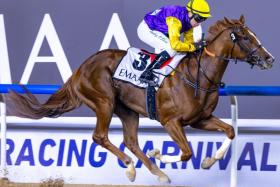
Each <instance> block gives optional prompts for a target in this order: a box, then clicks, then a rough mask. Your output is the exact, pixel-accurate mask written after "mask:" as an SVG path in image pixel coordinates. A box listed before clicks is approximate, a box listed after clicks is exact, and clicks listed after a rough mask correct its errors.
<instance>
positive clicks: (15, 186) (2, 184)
mask: <svg viewBox="0 0 280 187" xmlns="http://www.w3.org/2000/svg"><path fill="white" fill-rule="evenodd" d="M162 186H163V185H161V186H143V185H94V184H90V185H85V184H64V181H63V180H60V179H55V180H52V179H48V180H46V181H42V183H40V184H32V183H24V184H22V183H21V184H20V183H13V182H10V181H9V180H7V179H1V180H0V187H162ZM164 186H165V185H164ZM177 187H187V186H177Z"/></svg>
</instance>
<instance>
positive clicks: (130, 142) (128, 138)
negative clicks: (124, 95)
mask: <svg viewBox="0 0 280 187" xmlns="http://www.w3.org/2000/svg"><path fill="white" fill-rule="evenodd" d="M115 114H117V115H118V116H119V118H120V119H121V121H122V124H123V132H124V143H125V145H126V147H127V148H128V149H129V150H130V151H131V152H132V153H133V154H134V155H135V156H136V157H137V158H138V159H140V160H141V161H142V162H143V164H144V165H145V166H146V167H147V168H148V169H149V170H150V171H151V173H153V174H154V175H156V176H158V180H159V181H160V182H170V180H169V178H168V176H167V175H166V174H165V173H163V172H162V171H161V170H160V169H159V168H158V167H157V166H156V165H155V164H153V163H152V162H151V160H150V159H149V158H148V157H147V156H146V155H145V154H144V153H143V152H142V150H141V149H140V147H139V144H138V137H137V133H138V125H139V114H138V113H136V112H134V111H132V110H130V109H128V108H127V107H126V106H124V105H123V104H121V103H118V104H117V106H116V109H115ZM126 174H127V175H128V178H131V179H133V180H134V179H135V174H136V173H135V169H134V166H133V167H132V166H131V167H130V168H129V167H128V169H127V172H126Z"/></svg>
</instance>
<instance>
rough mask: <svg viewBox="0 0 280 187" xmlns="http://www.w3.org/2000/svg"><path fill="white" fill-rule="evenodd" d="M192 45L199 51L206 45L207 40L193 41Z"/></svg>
mask: <svg viewBox="0 0 280 187" xmlns="http://www.w3.org/2000/svg"><path fill="white" fill-rule="evenodd" d="M194 46H195V49H196V51H200V50H202V49H203V48H204V47H206V46H207V42H206V40H200V41H199V42H196V43H194Z"/></svg>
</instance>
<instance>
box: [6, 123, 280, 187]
mask: <svg viewBox="0 0 280 187" xmlns="http://www.w3.org/2000/svg"><path fill="white" fill-rule="evenodd" d="M270 122H271V124H272V123H273V124H272V125H271V126H272V127H273V126H274V125H275V123H276V122H278V127H279V126H280V122H279V121H275V120H274V121H272V120H267V121H266V120H262V121H261V123H263V125H262V126H263V127H266V129H269V127H270ZM254 123H255V124H254ZM11 125H12V124H11ZM37 125H38V127H39V126H40V124H37ZM33 126H36V124H33ZM78 126H79V125H76V127H78ZM143 126H145V124H143ZM239 126H240V128H241V129H242V128H243V130H242V131H243V132H242V131H241V133H240V137H239V139H238V142H237V144H238V152H237V161H238V163H237V168H238V186H241V187H242V186H245V187H247V186H270V187H278V186H279V185H280V179H279V173H280V170H279V164H280V157H279V151H278V149H279V147H280V141H279V140H280V136H279V133H280V132H279V129H278V131H275V132H276V133H270V132H262V131H259V130H260V129H259V128H261V125H260V121H259V120H256V121H254V120H249V122H248V120H239ZM250 126H251V127H255V130H257V131H255V132H254V133H244V130H246V127H247V128H248V127H250ZM57 127H59V125H57ZM257 127H258V128H257ZM17 128H19V127H13V128H10V129H9V130H8V133H7V145H8V146H7V168H8V175H7V177H8V178H9V179H10V180H11V181H15V182H40V181H42V180H46V179H48V178H53V179H54V178H61V179H63V180H64V181H65V183H71V184H75V183H78V184H119V185H120V184H139V185H161V184H160V183H159V182H158V181H157V179H156V177H155V176H153V175H152V174H151V173H150V172H149V171H148V170H147V169H146V168H145V167H144V166H143V165H142V163H141V162H140V161H139V160H137V159H136V158H135V157H133V155H131V153H130V152H129V151H128V150H126V149H125V152H126V153H128V154H129V155H131V156H132V157H133V158H134V162H135V164H136V170H137V177H136V181H135V182H134V183H130V182H129V181H128V179H127V178H126V176H125V168H123V165H122V164H121V163H120V162H118V160H117V158H116V157H115V156H114V155H112V154H111V153H108V152H107V151H106V150H105V149H103V148H101V147H100V146H98V145H96V144H95V143H93V142H92V140H91V135H92V131H91V130H87V129H80V130H79V129H76V130H74V129H72V130H69V129H68V130H66V129H61V128H60V129H56V130H55V128H52V129H44V128H43V129H34V128H30V127H29V128H20V129H17ZM252 130H253V129H250V131H252ZM203 132H204V131H192V132H188V129H187V135H188V140H189V141H190V145H191V147H192V150H193V157H192V159H191V160H190V161H189V162H187V163H186V162H183V163H174V164H166V165H165V164H163V163H160V162H159V161H156V163H157V165H158V166H159V167H160V168H161V169H162V170H163V171H164V172H165V173H166V174H167V175H168V176H169V177H170V179H171V180H172V183H171V185H172V186H175V185H188V186H220V187H225V186H230V161H231V151H228V152H227V154H226V155H225V157H224V159H222V160H221V161H219V162H217V163H216V164H215V165H214V166H213V167H212V168H211V169H209V170H203V169H201V168H200V164H201V162H202V160H203V158H205V157H206V156H210V155H211V154H213V153H215V150H217V148H218V147H219V146H220V145H221V143H222V141H223V139H224V136H223V134H221V133H220V134H217V133H203ZM277 132H278V133H277ZM109 137H110V139H111V141H112V142H113V143H114V144H115V145H117V146H118V147H119V148H120V149H122V150H123V149H124V146H123V144H122V132H121V131H120V130H119V129H117V130H114V131H111V132H110V136H109ZM139 141H140V147H141V149H142V150H144V152H147V151H148V150H151V149H154V148H159V149H160V150H161V151H162V153H163V154H165V153H166V154H171V155H178V154H179V149H178V147H177V146H176V145H175V144H174V143H173V142H172V141H171V139H170V138H169V136H168V135H167V134H166V133H161V132H158V129H155V130H154V133H153V131H151V130H149V133H147V132H140V133H139ZM210 184H211V185H210ZM213 184H215V185H213Z"/></svg>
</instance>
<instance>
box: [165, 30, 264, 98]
mask: <svg viewBox="0 0 280 187" xmlns="http://www.w3.org/2000/svg"><path fill="white" fill-rule="evenodd" d="M243 29H246V27H245V26H244V25H234V26H230V27H227V28H225V29H223V30H222V31H220V32H219V33H218V34H217V35H216V36H215V37H214V38H213V39H212V40H211V41H210V42H209V43H208V46H209V45H211V44H212V43H213V42H214V41H215V40H217V39H218V38H219V37H220V36H221V35H222V34H223V33H224V32H225V31H228V30H231V32H230V38H231V40H232V42H233V46H232V48H231V51H230V56H229V57H226V56H219V55H216V54H214V53H212V52H210V51H209V50H208V49H207V48H206V47H205V48H204V50H201V51H199V57H198V58H197V55H196V59H197V63H198V70H197V77H196V80H195V79H194V78H193V77H192V76H191V74H190V72H189V74H190V76H191V77H192V79H194V80H195V82H192V81H190V80H188V79H187V78H186V76H185V75H184V74H183V73H181V72H180V75H181V76H180V78H181V79H182V80H183V81H184V83H185V84H187V85H189V86H191V87H193V88H194V89H195V97H197V96H198V93H199V92H198V91H199V90H200V91H204V92H208V93H212V92H215V91H217V90H218V89H219V87H224V86H225V84H224V83H223V82H219V83H215V82H213V81H212V80H211V79H210V78H209V77H208V76H207V75H206V72H205V70H204V69H203V68H202V67H201V63H200V59H201V56H202V54H203V52H205V53H206V54H207V55H208V56H210V57H213V58H218V59H220V60H222V61H223V62H229V61H234V62H235V63H237V61H246V62H248V63H249V64H251V65H252V67H253V66H254V65H258V64H259V63H261V57H260V56H258V55H256V53H257V51H258V50H259V49H260V48H261V47H262V45H261V44H258V45H257V47H255V48H253V49H250V47H248V46H247V45H246V44H244V42H242V41H247V40H249V42H250V43H251V41H252V40H251V38H249V37H248V36H245V37H240V36H238V35H237V34H236V33H239V32H241V31H242V30H243ZM202 39H203V37H202ZM236 45H238V46H239V48H240V50H241V51H243V52H245V54H246V57H245V58H244V59H238V58H236V57H233V52H234V49H235V47H236ZM254 62H255V63H254ZM169 67H170V66H169ZM173 70H174V71H176V72H179V71H177V70H175V69H173ZM200 72H201V73H202V74H203V76H204V77H205V78H206V80H207V81H208V82H209V83H210V84H211V85H214V87H212V88H202V87H200V83H199V76H200Z"/></svg>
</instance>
